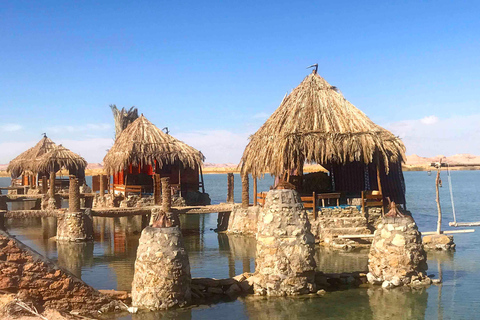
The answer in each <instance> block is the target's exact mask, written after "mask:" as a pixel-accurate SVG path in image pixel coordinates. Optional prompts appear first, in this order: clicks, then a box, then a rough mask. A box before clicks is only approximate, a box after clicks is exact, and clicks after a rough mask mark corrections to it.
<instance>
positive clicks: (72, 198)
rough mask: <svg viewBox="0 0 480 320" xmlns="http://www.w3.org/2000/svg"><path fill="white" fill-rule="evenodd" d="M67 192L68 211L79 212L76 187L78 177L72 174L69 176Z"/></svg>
mask: <svg viewBox="0 0 480 320" xmlns="http://www.w3.org/2000/svg"><path fill="white" fill-rule="evenodd" d="M68 193H69V195H68V211H69V212H80V189H79V188H78V179H77V178H76V177H75V176H74V175H71V176H70V185H69V187H68Z"/></svg>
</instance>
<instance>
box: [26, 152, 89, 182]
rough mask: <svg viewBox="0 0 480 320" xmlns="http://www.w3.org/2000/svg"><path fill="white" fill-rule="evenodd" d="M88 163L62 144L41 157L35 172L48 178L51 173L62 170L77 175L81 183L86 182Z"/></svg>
mask: <svg viewBox="0 0 480 320" xmlns="http://www.w3.org/2000/svg"><path fill="white" fill-rule="evenodd" d="M86 167H87V161H85V159H84V158H82V157H81V156H79V155H78V154H76V153H74V152H72V151H70V150H69V149H67V148H65V147H64V146H62V145H61V144H60V145H58V146H55V147H54V148H53V149H52V150H51V151H49V152H47V153H45V154H44V155H43V156H41V157H40V158H39V159H38V160H37V161H36V163H35V171H36V172H37V173H38V174H39V175H40V176H48V173H49V172H57V171H59V170H62V169H66V170H68V172H69V174H71V175H75V176H76V177H77V178H78V179H79V181H80V183H83V181H84V180H85V168H86Z"/></svg>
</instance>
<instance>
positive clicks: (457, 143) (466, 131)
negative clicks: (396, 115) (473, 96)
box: [384, 114, 480, 157]
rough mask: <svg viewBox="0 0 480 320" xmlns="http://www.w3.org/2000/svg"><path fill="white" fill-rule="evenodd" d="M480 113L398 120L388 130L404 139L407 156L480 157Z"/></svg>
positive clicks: (386, 126)
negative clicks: (457, 155) (461, 155)
mask: <svg viewBox="0 0 480 320" xmlns="http://www.w3.org/2000/svg"><path fill="white" fill-rule="evenodd" d="M479 123H480V114H473V115H468V116H454V117H451V118H438V117H436V116H429V117H425V118H422V119H417V120H406V121H398V122H392V123H388V124H385V125H384V127H385V128H386V129H388V130H390V131H392V133H394V134H395V135H398V136H399V137H400V138H402V140H403V142H404V143H405V146H406V147H407V154H418V155H421V156H428V157H431V156H435V155H439V154H443V155H447V156H448V155H453V154H458V153H471V154H477V155H478V154H480V143H478V141H480V127H479V125H478V124H479Z"/></svg>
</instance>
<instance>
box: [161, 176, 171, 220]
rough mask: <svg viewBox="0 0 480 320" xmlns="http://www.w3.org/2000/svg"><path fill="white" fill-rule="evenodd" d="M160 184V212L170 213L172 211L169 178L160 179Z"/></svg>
mask: <svg viewBox="0 0 480 320" xmlns="http://www.w3.org/2000/svg"><path fill="white" fill-rule="evenodd" d="M160 180H161V182H162V210H163V211H164V212H170V211H171V209H172V191H171V190H170V178H168V177H165V178H161V179H160Z"/></svg>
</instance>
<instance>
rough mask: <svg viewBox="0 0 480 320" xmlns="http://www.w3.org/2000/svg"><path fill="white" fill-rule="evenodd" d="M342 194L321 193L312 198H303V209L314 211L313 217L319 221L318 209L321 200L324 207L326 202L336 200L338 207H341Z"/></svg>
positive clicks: (314, 194) (313, 195)
mask: <svg viewBox="0 0 480 320" xmlns="http://www.w3.org/2000/svg"><path fill="white" fill-rule="evenodd" d="M340 196H341V193H340V192H330V193H319V194H316V193H315V192H314V193H313V194H312V196H303V197H300V199H301V200H302V202H303V207H304V208H305V209H312V211H313V216H314V217H315V219H317V207H319V205H318V204H319V203H320V200H321V202H322V205H321V206H322V207H325V200H327V201H328V202H330V199H336V205H337V206H339V205H340Z"/></svg>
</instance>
